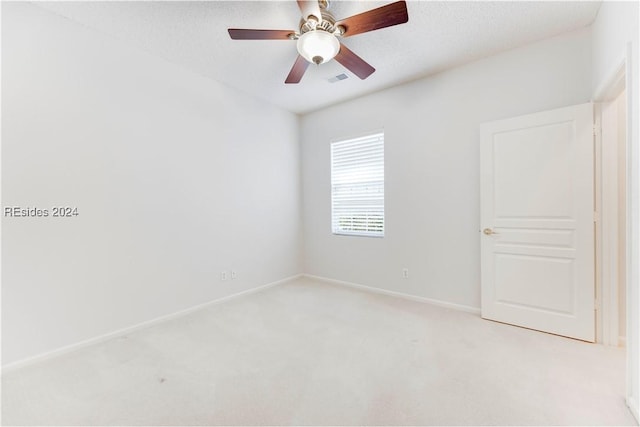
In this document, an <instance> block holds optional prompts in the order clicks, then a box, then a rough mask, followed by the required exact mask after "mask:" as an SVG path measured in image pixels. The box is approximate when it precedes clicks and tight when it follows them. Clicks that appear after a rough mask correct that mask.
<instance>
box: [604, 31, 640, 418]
mask: <svg viewBox="0 0 640 427" xmlns="http://www.w3.org/2000/svg"><path fill="white" fill-rule="evenodd" d="M632 59H633V48H632V43H631V42H629V43H627V45H626V49H625V52H623V53H622V54H621V55H620V56H619V59H618V61H616V63H615V64H614V66H613V67H612V69H611V71H610V72H609V73H608V74H607V75H606V76H605V78H604V79H603V80H602V82H601V83H600V85H599V86H598V87H597V89H596V90H595V92H594V95H593V101H594V102H606V101H607V100H611V99H613V98H614V97H615V95H617V94H618V93H619V92H620V88H621V85H624V88H625V89H626V91H627V96H626V110H627V123H626V139H627V144H626V148H627V149H626V152H627V155H626V160H627V168H626V169H627V170H626V177H627V178H626V193H627V194H626V197H627V206H626V224H625V228H626V233H625V235H626V248H625V252H626V261H627V262H626V272H625V274H626V279H627V280H626V298H627V303H626V308H627V311H626V325H627V328H626V334H627V339H626V355H627V357H626V359H627V364H626V373H625V377H626V386H627V390H626V403H627V406H628V407H629V409H630V410H631V412H632V413H633V415H634V417H635V418H636V420H639V421H640V414H639V409H640V408H637V407H636V406H635V404H634V402H633V400H632V389H631V387H632V384H633V382H634V381H635V380H636V379H634V378H632V375H633V373H634V370H633V369H631V367H632V366H638V365H640V358H639V357H638V356H637V355H635V354H634V353H633V351H632V348H633V347H634V345H638V343H637V341H638V340H639V339H640V333H638V332H639V331H638V329H637V328H638V326H637V325H633V324H632V319H633V318H637V317H638V311H640V306H638V304H637V301H635V299H636V298H638V296H639V291H640V289H638V287H639V283H638V281H639V279H640V278H639V277H638V272H637V270H638V268H639V267H640V265H639V264H640V262H638V260H636V259H634V256H635V254H634V251H637V250H638V246H640V242H639V241H638V236H637V235H638V230H637V229H636V227H637V225H634V222H635V223H636V224H637V221H638V220H640V218H639V217H638V211H637V206H635V205H636V204H637V203H638V202H637V201H635V202H634V198H635V197H634V196H637V195H638V194H640V184H638V183H636V182H634V177H636V176H637V175H638V173H639V172H640V170H639V169H640V162H638V159H637V158H636V157H639V156H638V153H637V152H636V150H637V148H635V147H634V146H633V142H634V141H635V140H637V137H638V136H637V135H635V134H634V133H633V120H631V119H632V117H633V116H632V115H633V114H637V111H635V110H634V109H633V100H634V98H635V97H636V96H637V94H634V93H633V91H637V90H638V88H634V87H633V86H632V76H633V72H632V64H633V60H632ZM596 118H597V119H599V115H597V116H596ZM596 136H597V132H596ZM596 165H597V163H596ZM601 184H602V183H601V182H600V183H598V185H601ZM596 248H597V247H596ZM595 255H596V260H598V259H600V260H601V259H602V258H603V257H602V253H600V252H599V251H596V254H595ZM597 262H598V261H597ZM596 289H597V291H596V292H601V289H598V288H596ZM602 311H603V313H602V316H611V315H612V313H610V311H611V310H607V309H606V308H605V307H603V310H602ZM616 315H617V313H616ZM597 319H598V320H599V321H600V320H601V316H597ZM597 329H599V330H601V329H602V324H601V323H598V324H597Z"/></svg>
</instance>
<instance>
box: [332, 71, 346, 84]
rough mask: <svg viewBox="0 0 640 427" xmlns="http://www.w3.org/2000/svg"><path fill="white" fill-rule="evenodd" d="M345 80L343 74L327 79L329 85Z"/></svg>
mask: <svg viewBox="0 0 640 427" xmlns="http://www.w3.org/2000/svg"><path fill="white" fill-rule="evenodd" d="M347 78H348V76H347V75H346V74H344V73H342V74H338V75H337V76H335V77H331V78H330V79H329V83H335V82H339V81H340V80H344V79H347Z"/></svg>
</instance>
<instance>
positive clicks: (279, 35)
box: [229, 0, 409, 83]
mask: <svg viewBox="0 0 640 427" xmlns="http://www.w3.org/2000/svg"><path fill="white" fill-rule="evenodd" d="M298 7H299V8H300V11H301V12H302V19H301V21H300V27H299V31H297V32H296V31H288V30H250V29H238V28H229V36H231V38H232V39H234V40H296V41H297V48H298V58H297V59H296V61H295V63H294V64H293V68H291V71H290V72H289V75H288V76H287V79H286V80H285V83H299V82H300V80H301V79H302V76H303V75H304V73H305V71H306V70H307V67H308V66H309V64H316V65H321V64H324V63H326V62H328V61H331V60H332V59H334V58H335V60H336V61H338V62H339V63H340V64H342V65H343V66H344V67H345V68H347V69H348V70H349V71H351V72H352V73H353V74H355V75H356V76H358V77H359V78H361V79H366V78H367V77H369V76H370V75H371V74H372V73H373V72H374V71H375V68H373V67H372V66H371V65H369V64H368V63H367V62H365V61H364V60H363V59H362V58H360V57H359V56H358V55H356V54H355V53H353V52H352V51H350V50H349V49H347V47H346V46H345V45H344V44H343V43H342V42H341V41H340V40H339V38H343V37H350V36H354V35H356V34H361V33H366V32H369V31H374V30H379V29H381V28H386V27H391V26H393V25H398V24H404V23H406V22H407V21H408V20H409V15H408V13H407V4H406V2H405V1H397V2H395V3H391V4H388V5H386V6H382V7H379V8H376V9H372V10H369V11H367V12H364V13H361V14H358V15H354V16H351V17H349V18H345V19H341V20H339V21H336V19H335V18H334V17H333V15H332V14H331V12H330V11H329V0H298Z"/></svg>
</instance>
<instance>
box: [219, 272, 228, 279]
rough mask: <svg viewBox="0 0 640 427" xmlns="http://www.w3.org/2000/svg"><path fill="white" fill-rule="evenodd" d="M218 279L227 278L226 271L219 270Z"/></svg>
mask: <svg viewBox="0 0 640 427" xmlns="http://www.w3.org/2000/svg"><path fill="white" fill-rule="evenodd" d="M220 280H223V281H224V280H227V272H226V271H221V272H220Z"/></svg>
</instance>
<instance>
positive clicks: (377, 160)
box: [331, 133, 384, 237]
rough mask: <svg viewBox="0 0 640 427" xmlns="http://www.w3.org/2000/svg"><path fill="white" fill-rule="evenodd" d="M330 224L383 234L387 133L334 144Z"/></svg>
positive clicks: (338, 228) (356, 232)
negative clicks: (385, 142)
mask: <svg viewBox="0 0 640 427" xmlns="http://www.w3.org/2000/svg"><path fill="white" fill-rule="evenodd" d="M331 227H332V229H333V233H334V234H347V235H356V236H371V237H383V236H384V133H376V134H373V135H367V136H363V137H360V138H354V139H348V140H343V141H337V142H333V143H332V144H331Z"/></svg>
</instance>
